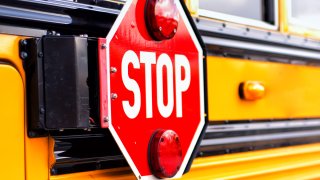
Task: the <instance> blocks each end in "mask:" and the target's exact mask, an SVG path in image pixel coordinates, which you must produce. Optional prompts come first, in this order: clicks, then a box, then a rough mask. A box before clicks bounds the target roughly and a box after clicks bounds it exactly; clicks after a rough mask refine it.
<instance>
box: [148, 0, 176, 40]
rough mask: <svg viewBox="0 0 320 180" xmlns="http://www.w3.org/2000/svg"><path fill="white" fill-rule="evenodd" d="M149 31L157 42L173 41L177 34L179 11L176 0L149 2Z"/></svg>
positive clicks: (149, 0) (150, 0)
mask: <svg viewBox="0 0 320 180" xmlns="http://www.w3.org/2000/svg"><path fill="white" fill-rule="evenodd" d="M145 17H146V18H145V19H146V25H147V29H148V31H149V34H150V35H151V37H153V38H154V39H155V40H159V41H161V40H165V39H171V38H172V37H173V36H174V35H175V34H176V32H177V29H178V24H179V11H178V8H177V6H176V4H175V1H174V0H147V4H146V7H145Z"/></svg>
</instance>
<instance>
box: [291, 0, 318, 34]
mask: <svg viewBox="0 0 320 180" xmlns="http://www.w3.org/2000/svg"><path fill="white" fill-rule="evenodd" d="M287 3H288V4H287V6H288V7H287V8H288V18H289V23H290V24H293V25H298V26H302V27H306V28H313V29H318V30H319V29H320V24H319V23H317V22H318V21H319V18H320V11H319V9H320V1H319V0H303V1H301V0H288V1H287Z"/></svg>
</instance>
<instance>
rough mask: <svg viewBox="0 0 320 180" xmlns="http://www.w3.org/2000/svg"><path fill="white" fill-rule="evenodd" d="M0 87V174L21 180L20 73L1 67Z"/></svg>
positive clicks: (23, 176) (10, 68)
mask: <svg viewBox="0 0 320 180" xmlns="http://www.w3.org/2000/svg"><path fill="white" fill-rule="evenodd" d="M0 49H1V48H0ZM0 86H1V88H0V120H1V127H2V128H1V130H0V142H1V148H0V159H1V161H0V162H1V163H0V175H1V179H14V180H23V179H25V166H24V94H23V92H24V90H23V83H22V79H21V76H20V75H19V72H18V71H17V70H15V69H14V68H13V67H11V66H9V65H5V64H1V65H0Z"/></svg>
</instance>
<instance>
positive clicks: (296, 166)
mask: <svg viewBox="0 0 320 180" xmlns="http://www.w3.org/2000/svg"><path fill="white" fill-rule="evenodd" d="M319 153H320V144H312V145H302V146H296V147H286V148H277V149H270V150H261V151H255V152H245V153H238V154H230V155H222V156H216V157H214V156H213V157H208V158H198V159H196V160H195V161H194V163H193V166H192V168H191V170H190V172H189V173H188V174H185V175H184V177H183V179H192V180H198V179H199V180H200V179H245V180H249V179H250V180H251V179H252V180H254V179H265V180H271V179H288V180H294V179H310V178H319V177H320V174H319V168H320V156H319V155H318V154H319Z"/></svg>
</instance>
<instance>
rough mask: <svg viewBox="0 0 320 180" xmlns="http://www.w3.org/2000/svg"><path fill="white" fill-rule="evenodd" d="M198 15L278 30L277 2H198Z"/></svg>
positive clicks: (240, 0)
mask: <svg viewBox="0 0 320 180" xmlns="http://www.w3.org/2000/svg"><path fill="white" fill-rule="evenodd" d="M198 14H199V16H200V17H201V16H202V17H207V18H214V19H219V20H223V21H229V22H235V23H240V24H244V25H249V26H255V27H262V28H266V29H272V30H277V29H278V1H277V0H257V1H252V0H214V1H212V0H200V1H199V10H198Z"/></svg>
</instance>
